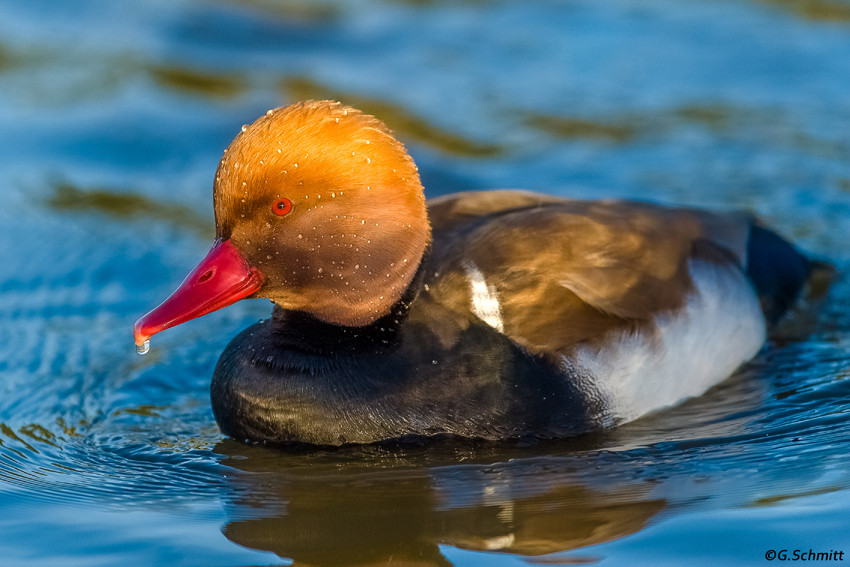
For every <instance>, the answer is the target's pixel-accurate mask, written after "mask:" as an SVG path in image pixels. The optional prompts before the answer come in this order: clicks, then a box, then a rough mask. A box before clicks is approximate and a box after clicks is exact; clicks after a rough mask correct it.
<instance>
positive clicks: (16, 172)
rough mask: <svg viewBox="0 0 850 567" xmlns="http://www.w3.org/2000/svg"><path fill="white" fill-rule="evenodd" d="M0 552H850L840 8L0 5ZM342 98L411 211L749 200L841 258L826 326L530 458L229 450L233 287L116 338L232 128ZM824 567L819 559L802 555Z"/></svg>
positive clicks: (460, 556)
mask: <svg viewBox="0 0 850 567" xmlns="http://www.w3.org/2000/svg"><path fill="white" fill-rule="evenodd" d="M0 14H2V17H0V32H2V33H0V38H2V39H0V132H2V135H0V149H2V156H3V159H2V160H0V173H2V175H0V178H2V179H3V193H2V195H3V201H2V204H3V206H2V207H0V227H2V230H0V245H2V248H0V249H2V250H3V256H2V259H3V262H2V267H0V564H2V565H7V564H8V565H36V566H39V565H56V564H62V565H72V566H73V565H85V566H98V565H116V564H122V565H152V564H163V565H166V564H167V565H218V566H227V565H233V566H236V565H288V564H292V563H295V564H314V565H354V564H357V565H363V564H379V563H380V564H383V563H389V564H397V565H411V564H413V565H449V564H454V565H461V566H472V565H497V566H499V565H527V564H529V563H530V564H573V563H590V564H602V565H682V564H688V565H717V564H738V565H763V564H764V563H765V554H766V553H767V552H768V551H770V550H774V551H776V552H781V551H782V550H786V551H787V553H788V554H789V556H790V554H791V553H792V552H793V551H794V550H809V549H812V550H813V551H815V552H830V551H833V550H836V551H841V550H843V551H845V552H846V553H850V544H848V533H850V521H848V520H847V513H846V510H847V509H848V507H850V473H848V472H847V471H848V470H850V466H849V465H850V456H848V444H847V443H848V442H847V440H848V438H850V418H849V417H848V410H850V403H848V399H850V381H848V378H847V377H848V374H850V355H848V352H850V348H848V347H850V332H848V328H850V301H848V299H850V285H849V284H848V283H847V281H846V277H845V276H843V275H842V274H843V273H845V272H846V269H847V266H848V259H850V255H848V249H847V246H846V235H847V234H848V233H850V221H848V219H850V159H849V158H850V134H848V132H850V98H848V96H847V85H850V4H848V3H847V2H845V1H843V0H826V1H824V0H817V1H815V0H763V1H757V0H720V1H713V2H706V1H697V0H692V1H689V2H674V1H672V0H666V1H665V0H649V1H641V2H635V1H628V0H612V1H610V2H604V3H600V2H591V1H573V2H546V1H536V2H522V3H518V2H501V1H491V2H439V1H436V0H432V1H419V2H404V1H401V0H395V1H393V0H382V1H379V0H357V1H354V2H343V1H341V0H340V1H336V2H334V1H331V0H328V1H323V2H307V1H301V0H288V1H280V2H276V1H273V0H251V1H241V2H237V1H235V0H234V1H226V0H177V1H168V2H165V1H158V0H154V1H150V2H145V3H114V2H105V1H95V0H91V1H85V0H78V1H75V2H61V3H56V2H39V1H33V2H26V3H25V2H4V3H2V4H0ZM315 97H338V98H341V99H343V100H344V101H345V102H347V103H349V104H353V105H355V106H361V107H363V108H364V109H366V110H368V111H371V112H374V113H377V114H378V115H380V116H381V117H382V118H384V119H385V120H386V121H387V122H388V123H389V124H390V125H391V127H393V128H394V129H395V130H396V131H397V132H398V134H399V136H400V137H401V138H402V139H403V140H404V141H405V142H406V144H407V145H408V147H409V149H410V150H411V153H412V154H413V156H414V158H415V159H416V160H417V163H418V164H419V166H420V170H421V173H422V177H423V180H424V182H425V185H426V187H427V190H428V195H429V196H437V195H440V194H443V193H446V192H449V191H454V190H463V189H475V188H488V187H522V188H527V189H532V190H539V191H546V192H549V193H553V194H559V195H571V196H579V197H600V198H601V197H640V198H649V199H653V200H656V201H662V202H668V203H677V204H685V205H697V206H703V207H709V208H714V209H732V208H743V209H748V210H751V211H753V212H755V213H757V214H758V215H759V216H760V217H762V218H763V219H764V220H765V221H766V222H767V223H768V224H770V225H772V226H775V227H776V228H778V229H779V230H780V231H781V232H782V233H784V234H786V235H788V236H789V237H791V238H793V239H794V240H795V241H797V242H798V243H799V244H800V246H802V247H803V248H804V249H806V250H808V251H810V252H811V253H813V254H816V255H818V256H820V257H824V258H828V259H830V260H831V261H833V262H834V263H835V264H836V265H837V266H838V268H839V278H838V280H837V282H836V284H835V286H834V287H833V289H832V291H831V293H830V295H829V297H828V298H827V300H826V301H825V303H824V305H823V306H822V309H821V310H820V312H819V315H817V316H815V317H812V318H810V319H811V320H809V321H801V322H799V324H798V325H797V326H796V327H795V328H788V329H786V336H785V337H784V338H780V340H777V341H775V342H774V343H772V344H771V345H770V346H769V347H768V348H767V349H765V351H764V352H763V353H762V354H761V355H760V356H759V357H758V358H757V359H756V360H755V361H754V362H753V363H752V364H750V365H748V366H747V368H745V369H743V370H742V372H740V373H739V374H738V375H736V376H735V377H733V378H732V379H731V380H729V381H727V382H725V383H724V384H722V385H721V386H719V387H717V388H715V389H713V390H712V391H710V392H709V393H708V394H706V395H705V396H703V397H701V398H699V399H697V400H692V401H690V402H688V403H686V404H684V405H682V406H680V407H677V408H674V409H671V410H669V411H666V412H662V413H659V414H657V415H654V416H650V417H648V418H645V419H642V420H640V421H637V422H634V423H631V424H628V425H626V426H624V427H621V428H619V429H617V430H613V431H610V432H606V433H604V434H600V435H595V436H591V437H587V438H581V439H578V440H572V441H563V442H557V443H545V444H540V445H537V446H523V447H487V446H480V447H468V446H444V447H439V448H431V449H427V448H408V449H406V450H404V451H389V450H386V449H379V448H366V449H349V450H343V451H337V452H320V453H295V454H293V453H289V454H281V453H278V452H275V451H272V450H268V449H264V448H260V447H248V446H244V445H241V444H239V443H236V442H233V441H231V440H228V439H225V438H223V437H222V436H221V434H220V433H219V431H218V429H217V427H216V426H215V423H214V420H213V418H212V415H211V411H210V406H209V399H208V396H209V394H208V388H209V379H210V376H211V374H212V369H213V367H214V365H215V362H216V360H217V357H218V354H219V353H220V352H221V350H222V349H223V348H224V345H225V344H226V343H227V341H228V340H229V339H230V338H231V337H232V336H233V335H235V334H236V333H237V332H238V331H239V330H240V329H242V328H244V327H245V326H247V325H248V324H250V323H252V322H254V321H256V320H257V319H260V318H263V317H267V316H268V313H269V304H268V302H263V301H243V302H240V303H238V304H236V305H233V306H231V307H229V308H227V309H225V310H223V311H221V312H218V313H214V314H211V315H208V316H206V317H205V318H204V319H202V320H198V321H194V322H190V323H187V324H185V325H181V326H180V327H177V328H174V329H170V330H169V331H168V332H166V333H163V334H161V335H158V340H159V342H158V343H157V348H156V349H154V350H152V351H151V352H150V353H149V354H148V355H147V356H145V357H138V356H136V355H135V354H133V352H132V348H131V347H130V329H131V328H132V325H133V322H134V321H135V319H136V318H138V316H140V315H141V314H143V313H144V312H146V311H147V310H149V309H150V308H151V307H152V306H154V305H156V304H157V303H158V302H159V301H161V300H162V299H163V298H164V297H166V296H167V295H168V294H169V293H170V292H171V291H172V290H173V289H174V287H175V286H176V284H178V283H179V282H180V281H181V280H182V278H183V277H184V276H185V275H186V273H188V271H189V270H190V269H191V268H192V267H193V266H194V265H195V264H196V263H197V261H198V260H199V259H200V258H201V257H203V255H204V254H205V252H206V251H207V249H208V247H209V243H210V242H211V239H212V237H213V224H212V216H213V215H212V203H211V199H210V188H211V186H212V180H213V176H214V172H215V167H216V164H217V161H218V159H219V157H220V155H221V151H222V150H223V148H225V147H226V146H227V144H228V143H229V142H230V140H231V139H232V137H233V136H234V135H235V134H236V133H237V132H238V131H239V128H240V127H241V125H242V124H245V123H249V122H252V121H253V120H254V119H255V118H256V117H257V116H260V115H261V114H262V113H263V112H265V111H266V110H267V109H268V108H272V107H275V106H279V105H281V104H285V103H288V102H291V101H294V100H297V99H302V98H315ZM815 563H817V562H815Z"/></svg>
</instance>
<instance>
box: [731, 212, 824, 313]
mask: <svg viewBox="0 0 850 567" xmlns="http://www.w3.org/2000/svg"><path fill="white" fill-rule="evenodd" d="M834 272H835V270H834V268H833V267H832V266H830V265H829V264H825V263H823V262H816V261H812V260H809V259H808V258H806V257H805V256H803V254H801V253H800V252H799V251H798V250H797V249H796V248H794V246H792V245H791V243H789V242H788V241H787V240H785V239H783V238H782V237H781V236H779V235H777V234H776V233H774V232H771V231H770V230H768V229H766V228H763V227H761V226H757V225H753V226H752V227H751V228H750V239H749V242H748V243H747V275H749V277H750V280H752V282H753V285H754V286H755V288H756V292H757V293H758V296H759V301H761V308H762V311H764V316H765V318H766V319H767V321H768V323H769V324H771V325H772V324H775V323H776V322H777V321H779V319H780V318H781V317H782V316H783V315H784V314H785V313H786V312H787V311H788V310H789V309H791V308H792V307H793V306H794V303H795V302H796V301H797V299H798V298H799V297H800V293H801V292H802V290H803V289H804V288H805V287H806V284H809V285H810V287H811V291H812V295H814V296H820V295H823V294H824V293H825V292H826V289H827V288H828V287H829V283H830V282H831V281H832V276H833V274H834Z"/></svg>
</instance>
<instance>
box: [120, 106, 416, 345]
mask: <svg viewBox="0 0 850 567" xmlns="http://www.w3.org/2000/svg"><path fill="white" fill-rule="evenodd" d="M213 199H214V205H215V223H216V239H215V242H214V243H213V246H212V249H211V250H210V251H209V253H208V254H207V255H206V256H205V257H204V259H203V260H201V262H200V264H198V266H197V267H196V268H195V269H194V270H193V271H192V273H190V274H189V275H188V276H187V277H186V279H185V280H184V281H183V283H182V284H180V287H179V288H178V289H177V290H176V291H175V292H174V293H173V294H172V295H171V296H170V297H169V298H168V299H166V300H165V301H164V302H163V303H162V304H161V305H159V306H158V307H156V308H155V309H154V310H153V311H151V312H149V313H148V314H146V315H145V316H144V317H142V318H141V319H139V320H138V321H137V322H136V324H135V326H134V327H133V332H134V335H135V340H136V344H137V345H139V346H141V345H145V344H146V342H147V341H148V339H149V338H150V337H151V336H152V335H154V334H156V333H158V332H160V331H162V330H164V329H167V328H169V327H173V326H175V325H179V324H180V323H183V322H185V321H188V320H189V319H193V318H195V317H200V316H201V315H205V314H207V313H210V312H212V311H215V310H217V309H220V308H222V307H225V306H227V305H230V304H231V303H234V302H236V301H238V300H240V299H243V298H246V297H266V298H269V299H271V300H272V301H273V302H274V303H276V304H277V305H279V306H280V307H282V308H284V309H291V310H297V311H303V312H306V313H309V314H310V315H313V316H314V317H316V318H318V319H320V320H322V321H325V322H328V323H333V324H337V325H343V326H363V325H368V324H369V323H372V322H374V321H375V320H376V319H378V318H380V317H382V316H384V315H386V314H388V313H389V311H390V309H391V307H392V306H393V304H395V303H396V302H397V301H399V299H400V298H401V296H402V294H403V293H404V291H405V290H406V288H407V287H408V285H409V284H410V282H411V280H412V279H413V276H414V274H415V272H416V270H417V268H418V266H419V263H420V261H421V259H422V255H423V253H424V251H425V249H426V247H427V245H428V242H429V240H430V227H429V224H428V217H427V212H426V207H425V197H424V195H423V193H422V185H421V183H420V181H419V174H418V173H417V170H416V165H415V164H414V163H413V160H412V159H411V158H410V156H409V155H408V154H407V152H406V151H405V149H404V147H403V146H402V144H401V143H400V142H398V141H397V140H396V139H395V138H393V136H392V134H391V133H390V132H389V130H388V129H387V128H386V126H384V124H383V123H382V122H380V121H379V120H378V119H376V118H374V117H372V116H369V115H366V114H363V113H361V112H360V111H358V110H355V109H353V108H350V107H346V106H343V105H341V104H339V103H336V102H332V101H319V102H304V103H298V104H294V105H292V106H288V107H285V108H278V109H274V110H270V111H268V113H266V115H265V116H262V117H261V118H259V119H258V120H257V121H256V122H254V123H253V124H251V125H250V126H243V127H242V132H241V133H239V135H237V136H236V138H235V139H234V140H233V142H232V143H231V144H230V147H228V148H227V149H226V150H225V152H224V156H223V157H222V159H221V161H220V162H219V165H218V170H217V172H216V176H215V184H214V188H213Z"/></svg>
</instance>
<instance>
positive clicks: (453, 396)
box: [134, 101, 813, 445]
mask: <svg viewBox="0 0 850 567" xmlns="http://www.w3.org/2000/svg"><path fill="white" fill-rule="evenodd" d="M213 200H214V204H215V222H216V239H215V242H214V243H213V246H212V249H211V250H210V251H209V253H208V254H207V255H206V257H205V258H204V259H203V260H201V263H200V264H199V265H198V267H197V268H195V270H194V271H193V272H192V273H191V274H189V276H188V277H187V278H186V279H185V280H184V281H183V283H182V284H181V285H180V287H179V288H178V289H177V290H176V291H175V292H174V293H173V294H172V295H171V296H170V297H169V298H168V299H166V300H165V302H163V303H162V304H161V305H160V306H159V307H157V308H156V309H154V310H153V311H151V312H150V313H148V314H147V315H145V316H144V317H142V318H141V319H139V321H137V322H136V324H135V327H134V334H135V340H136V344H137V345H139V346H140V350H141V349H142V348H147V344H148V340H149V338H150V337H151V336H152V335H154V334H155V333H158V332H160V331H162V330H164V329H167V328H169V327H172V326H174V325H178V324H180V323H183V322H185V321H188V320H189V319H193V318H195V317H199V316H201V315H204V314H206V313H209V312H211V311H214V310H216V309H220V308H222V307H225V306H226V305H229V304H231V303H234V302H235V301H237V300H239V299H242V298H246V297H266V298H269V299H270V300H271V301H272V302H273V303H274V304H275V305H274V309H273V313H272V316H271V318H270V319H268V320H265V321H262V322H260V323H257V324H255V325H252V326H251V327H249V328H247V329H246V330H244V331H243V332H242V333H240V334H239V335H238V336H237V337H236V338H235V339H233V341H232V342H231V343H230V344H229V345H228V347H227V348H226V350H225V351H224V353H223V354H222V355H221V358H220V359H219V361H218V365H217V366H216V369H215V372H214V374H213V378H212V386H211V394H212V407H213V411H214V414H215V417H216V420H217V421H218V424H219V426H220V427H221V429H222V431H223V432H224V433H225V434H227V435H229V436H231V437H234V438H236V439H239V440H250V441H267V442H273V443H290V442H293V443H309V444H317V445H340V444H345V443H371V442H377V441H383V440H393V439H404V438H408V437H411V436H414V437H417V438H418V437H419V436H440V435H445V434H447V435H456V436H462V437H469V438H479V439H488V440H498V439H511V438H527V437H540V438H552V437H561V436H569V435H575V434H580V433H583V432H587V431H590V430H594V429H598V428H601V427H608V426H611V425H615V424H618V423H622V422H625V421H628V420H631V419H635V418H637V417H639V416H642V415H644V414H646V413H648V412H651V411H653V410H657V409H659V408H663V407H666V406H670V405H673V404H676V403H678V402H680V401H682V400H684V399H686V398H689V397H692V396H697V395H700V394H702V393H703V392H705V391H706V390H707V389H708V388H710V387H711V386H713V385H715V384H717V383H718V382H720V381H722V380H724V379H725V378H726V377H728V376H729V375H730V374H731V373H732V372H734V371H735V369H737V368H738V367H739V366H740V365H741V364H742V363H744V362H746V361H747V360H749V359H750V358H751V357H753V356H754V355H755V354H756V353H757V352H758V351H759V349H760V348H761V347H762V345H763V343H764V342H765V338H766V328H767V326H768V325H770V324H772V323H774V322H775V321H777V320H778V319H779V317H781V315H782V314H783V313H784V312H785V311H786V310H787V309H788V308H789V306H790V305H791V304H792V302H793V301H794V300H795V298H796V297H797V295H798V294H799V292H800V290H801V288H802V287H803V285H804V283H805V282H806V279H807V278H808V277H809V275H810V272H811V271H812V266H813V264H812V263H811V262H810V261H809V260H807V259H805V258H804V257H803V256H802V255H801V254H799V253H798V252H797V251H796V250H795V249H794V248H793V247H792V246H791V245H790V244H788V243H787V242H786V241H784V240H782V239H781V238H780V237H778V236H776V235H775V234H774V233H772V232H770V231H768V230H767V229H765V228H762V227H760V226H758V225H756V224H754V223H753V220H752V219H751V218H750V217H749V216H747V215H744V214H715V213H709V212H703V211H696V210H688V209H674V208H666V207H662V206H657V205H652V204H647V203H641V202H626V201H580V200H570V199H563V198H559V197H553V196H549V195H539V194H534V193H529V192H522V191H487V192H470V193H459V194H453V195H447V196H444V197H440V198H437V199H433V200H431V201H428V202H426V200H425V197H424V194H423V191H422V185H421V184H420V181H419V175H418V173H417V169H416V165H415V164H414V163H413V161H412V159H411V158H410V156H409V155H408V154H407V152H406V151H405V149H404V147H403V146H402V144H401V143H400V142H398V141H397V140H396V139H395V138H394V137H393V136H392V134H391V133H390V131H389V130H388V129H387V128H386V127H385V126H384V124H383V123H382V122H380V121H379V120H378V119H376V118H374V117H372V116H369V115H366V114H363V113H361V112H359V111H358V110H356V109H354V108H350V107H347V106H343V105H342V104H339V103H337V102H331V101H319V102H304V103H298V104H293V105H291V106H288V107H285V108H277V109H274V110H270V111H268V113H266V115H265V116H262V117H261V118H259V119H258V120H257V121H256V122H254V123H253V124H252V125H250V126H243V127H242V132H241V133H240V134H239V135H237V136H236V139H235V140H234V141H233V143H231V145H230V147H229V148H228V149H227V150H225V153H224V157H222V159H221V162H220V163H219V166H218V171H217V172H216V176H215V184H214V188H213Z"/></svg>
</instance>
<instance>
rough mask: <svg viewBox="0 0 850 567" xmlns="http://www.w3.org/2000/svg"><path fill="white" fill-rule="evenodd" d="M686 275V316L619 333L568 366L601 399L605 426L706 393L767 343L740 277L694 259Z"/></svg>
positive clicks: (758, 312) (746, 285)
mask: <svg viewBox="0 0 850 567" xmlns="http://www.w3.org/2000/svg"><path fill="white" fill-rule="evenodd" d="M689 268H690V273H691V277H692V279H693V281H694V285H695V287H696V289H695V290H694V291H693V292H692V293H691V295H690V297H689V298H688V302H687V304H686V305H685V307H684V308H683V309H681V310H680V311H678V312H676V313H667V314H661V315H659V316H658V317H657V318H656V320H655V322H656V325H657V332H653V331H652V330H649V331H647V332H645V333H643V334H640V335H635V334H630V333H623V334H621V335H620V336H618V337H615V338H614V339H613V340H612V342H611V343H609V344H607V345H606V346H604V347H603V348H602V349H601V350H598V351H597V350H592V349H591V348H589V347H586V348H584V349H583V350H580V351H579V352H578V354H577V356H576V357H575V359H573V360H566V359H565V361H564V362H565V366H566V367H568V368H570V367H572V368H574V369H576V370H579V371H580V373H581V374H583V375H584V376H587V377H589V378H590V380H589V381H590V382H591V383H590V384H587V387H590V388H593V390H595V391H594V392H592V394H596V395H598V396H599V397H601V399H602V400H604V404H605V406H606V408H607V411H606V414H605V415H604V416H600V417H602V419H603V422H604V423H605V424H606V425H615V424H618V423H623V422H625V421H630V420H633V419H636V418H638V417H640V416H642V415H645V414H647V413H649V412H652V411H655V410H658V409H661V408H664V407H669V406H672V405H675V404H677V403H679V402H681V401H683V400H685V399H687V398H691V397H694V396H699V395H701V394H703V393H704V392H705V391H706V390H708V389H709V388H711V387H712V386H714V385H716V384H718V383H720V382H722V381H723V380H725V379H726V378H728V377H729V376H730V375H731V374H732V373H733V372H734V371H735V370H736V369H737V368H738V367H739V366H740V365H741V364H743V363H744V362H746V361H748V360H749V359H751V358H752V357H753V356H755V355H756V354H757V353H758V352H759V350H760V349H761V347H762V345H763V344H764V341H765V340H766V337H767V332H766V329H765V321H764V316H763V315H762V311H761V308H760V306H759V302H758V298H757V297H756V294H755V292H754V291H753V289H752V287H751V286H750V284H749V282H748V281H747V280H746V278H745V277H744V275H743V274H742V273H741V271H740V270H739V269H737V268H732V267H723V266H717V265H714V264H710V263H708V262H704V261H698V260H694V261H691V263H690V265H689Z"/></svg>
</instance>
